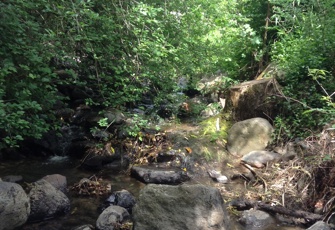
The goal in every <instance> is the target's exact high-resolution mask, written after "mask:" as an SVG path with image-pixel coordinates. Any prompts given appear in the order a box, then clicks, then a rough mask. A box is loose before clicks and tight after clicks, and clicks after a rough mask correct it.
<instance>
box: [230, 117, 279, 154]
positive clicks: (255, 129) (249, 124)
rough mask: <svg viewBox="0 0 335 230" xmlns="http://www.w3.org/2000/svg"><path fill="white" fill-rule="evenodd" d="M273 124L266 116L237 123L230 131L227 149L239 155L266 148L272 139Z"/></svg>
mask: <svg viewBox="0 0 335 230" xmlns="http://www.w3.org/2000/svg"><path fill="white" fill-rule="evenodd" d="M272 132H273V127H272V125H271V124H270V123H269V122H268V121H267V120H266V119H264V118H259V117H256V118H251V119H248V120H244V121H240V122H237V123H235V124H234V125H233V126H232V127H231V129H230V130H229V132H228V140H227V149H228V151H229V152H230V153H231V154H233V155H237V156H243V155H245V154H247V153H249V152H251V151H254V150H264V149H265V147H266V146H267V145H268V144H269V142H270V141H271V135H272Z"/></svg>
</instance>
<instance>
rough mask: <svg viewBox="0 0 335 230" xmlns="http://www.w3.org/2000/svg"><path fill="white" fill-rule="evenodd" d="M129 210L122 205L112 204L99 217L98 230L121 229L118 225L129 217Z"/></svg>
mask: <svg viewBox="0 0 335 230" xmlns="http://www.w3.org/2000/svg"><path fill="white" fill-rule="evenodd" d="M129 216H130V215H129V213H128V211H127V210H126V209H125V208H123V207H120V206H116V205H111V206H109V207H108V208H106V209H105V210H104V211H103V212H102V213H101V214H100V216H99V217H98V220H97V223H96V227H97V229H98V230H113V229H119V228H117V226H118V225H120V224H122V222H124V221H126V220H128V219H129Z"/></svg>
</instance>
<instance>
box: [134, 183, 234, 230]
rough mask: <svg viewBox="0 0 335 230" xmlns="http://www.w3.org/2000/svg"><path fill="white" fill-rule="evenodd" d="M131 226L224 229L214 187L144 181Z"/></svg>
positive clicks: (220, 203)
mask: <svg viewBox="0 0 335 230" xmlns="http://www.w3.org/2000/svg"><path fill="white" fill-rule="evenodd" d="M133 221H134V230H161V229H164V230H176V229H183V230H194V229H197V230H199V229H201V230H225V229H229V227H227V226H228V216H227V214H226V211H225V209H224V206H223V199H222V197H221V194H220V192H219V190H218V189H216V188H212V187H207V186H204V185H200V184H199V185H186V184H183V185H179V186H171V185H156V184H150V185H147V186H146V187H145V188H144V189H142V190H141V192H140V195H139V198H138V201H137V203H136V205H135V206H134V208H133Z"/></svg>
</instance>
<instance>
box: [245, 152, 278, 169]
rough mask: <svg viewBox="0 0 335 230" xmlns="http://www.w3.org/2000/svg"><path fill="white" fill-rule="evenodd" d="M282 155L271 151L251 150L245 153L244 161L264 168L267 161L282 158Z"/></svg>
mask: <svg viewBox="0 0 335 230" xmlns="http://www.w3.org/2000/svg"><path fill="white" fill-rule="evenodd" d="M281 157H282V155H280V154H279V153H275V152H270V151H251V152H250V153H248V154H247V155H244V156H243V157H242V159H241V161H242V162H244V163H246V164H248V165H251V166H254V167H256V168H263V167H264V166H265V165H266V164H267V163H269V162H272V161H276V160H279V159H281Z"/></svg>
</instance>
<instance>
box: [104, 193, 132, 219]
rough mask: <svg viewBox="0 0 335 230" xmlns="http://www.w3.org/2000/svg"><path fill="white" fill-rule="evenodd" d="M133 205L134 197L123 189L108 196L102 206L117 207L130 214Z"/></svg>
mask: <svg viewBox="0 0 335 230" xmlns="http://www.w3.org/2000/svg"><path fill="white" fill-rule="evenodd" d="M135 203H136V201H135V197H134V196H133V195H132V194H131V193H130V192H128V191H127V190H124V189H123V190H121V191H117V192H114V193H113V194H112V195H110V196H109V197H108V198H107V200H106V201H105V203H104V206H105V207H108V206H110V205H117V206H120V207H123V208H125V209H126V210H127V211H128V212H129V213H131V212H132V208H133V206H134V205H135Z"/></svg>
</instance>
